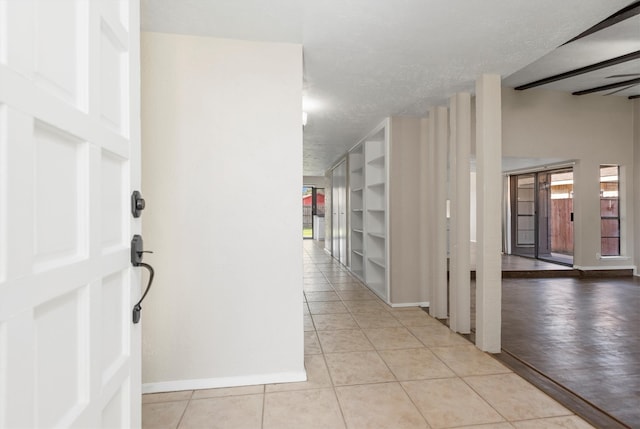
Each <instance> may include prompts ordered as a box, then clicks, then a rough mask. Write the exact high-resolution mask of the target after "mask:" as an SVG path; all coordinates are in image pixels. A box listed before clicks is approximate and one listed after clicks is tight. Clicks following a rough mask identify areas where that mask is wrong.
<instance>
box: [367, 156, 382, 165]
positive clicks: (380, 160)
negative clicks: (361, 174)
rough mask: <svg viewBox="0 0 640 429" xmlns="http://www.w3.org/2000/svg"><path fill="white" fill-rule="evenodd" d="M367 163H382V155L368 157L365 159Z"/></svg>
mask: <svg viewBox="0 0 640 429" xmlns="http://www.w3.org/2000/svg"><path fill="white" fill-rule="evenodd" d="M367 164H369V165H374V164H384V155H378V156H376V157H375V158H372V159H370V160H369V161H367Z"/></svg>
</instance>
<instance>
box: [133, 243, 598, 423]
mask: <svg viewBox="0 0 640 429" xmlns="http://www.w3.org/2000/svg"><path fill="white" fill-rule="evenodd" d="M304 263H305V267H304V282H303V287H304V302H303V303H302V305H303V308H304V329H305V366H306V370H307V377H308V381H306V382H301V383H286V384H271V385H259V386H247V387H236V388H222V389H208V390H196V391H182V392H171V393H157V394H150V395H143V397H142V404H143V405H142V424H143V428H149V429H151V428H153V429H156V428H157V429H162V428H172V429H175V428H180V429H186V428H225V429H235V428H238V429H288V428H292V429H307V428H309V429H311V428H327V429H334V428H335V429H339V428H349V429H375V428H390V429H405V428H406V429H413V428H433V429H438V428H454V427H465V428H485V429H490V428H496V429H508V428H511V429H513V428H516V429H529V428H535V429H544V428H549V429H551V428H572V429H582V428H591V426H590V425H589V424H587V423H585V422H584V421H583V420H581V419H580V418H579V417H577V416H575V415H574V414H573V413H572V412H570V411H569V410H567V409H566V408H564V407H563V406H561V405H560V404H558V403H557V402H555V401H554V400H553V399H551V398H550V397H549V396H547V395H545V394H544V393H542V392H541V391H539V390H538V389H536V388H535V387H533V386H532V385H530V384H529V383H527V382H526V381H524V380H523V379H522V378H520V377H519V376H518V375H516V374H514V373H513V372H511V371H510V370H509V369H508V368H506V367H505V366H503V365H502V364H501V363H500V362H498V361H497V360H495V359H493V358H492V357H491V356H489V355H487V354H485V353H482V352H481V351H479V350H478V349H477V348H475V346H473V345H471V344H470V343H469V342H468V341H467V340H465V339H464V338H462V337H460V336H459V335H456V334H454V333H452V332H451V331H449V329H447V328H446V327H445V326H443V325H442V324H441V323H440V322H438V321H437V320H435V319H433V318H431V317H429V315H428V314H427V313H426V312H424V311H423V310H421V309H420V308H415V307H411V308H391V307H389V306H387V305H386V304H385V303H383V302H382V301H381V300H379V299H378V298H377V297H376V296H375V295H374V294H372V293H371V292H370V291H369V290H368V289H367V288H366V287H365V286H363V285H362V284H361V283H360V282H359V281H358V280H356V279H355V278H354V277H352V276H351V275H350V274H349V273H348V272H347V271H346V269H345V268H344V267H342V266H341V265H340V264H338V263H336V262H335V261H334V260H333V259H332V258H331V257H329V256H328V255H327V254H326V253H325V252H324V250H323V249H322V248H320V247H319V246H318V244H317V242H313V241H305V242H304Z"/></svg>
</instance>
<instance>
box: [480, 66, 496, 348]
mask: <svg viewBox="0 0 640 429" xmlns="http://www.w3.org/2000/svg"><path fill="white" fill-rule="evenodd" d="M476 170H477V189H478V191H477V227H478V232H477V233H478V244H477V249H478V251H477V270H476V345H477V346H478V347H479V348H480V349H481V350H483V351H486V352H490V353H499V352H500V339H501V322H502V302H501V300H502V257H501V243H502V240H501V236H502V229H501V219H502V216H501V207H502V203H501V200H502V176H501V172H502V100H501V80H500V76H499V75H493V74H486V75H482V76H481V77H479V78H478V80H477V81H476Z"/></svg>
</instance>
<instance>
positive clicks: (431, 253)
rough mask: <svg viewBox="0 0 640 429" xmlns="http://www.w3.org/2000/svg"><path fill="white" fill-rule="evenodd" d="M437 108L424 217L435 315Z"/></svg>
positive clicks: (430, 128) (431, 123)
mask: <svg viewBox="0 0 640 429" xmlns="http://www.w3.org/2000/svg"><path fill="white" fill-rule="evenodd" d="M435 117H436V109H435V108H431V109H429V117H428V118H427V142H426V151H425V152H426V161H427V162H426V164H425V169H426V183H427V187H426V190H425V193H426V195H427V198H428V201H429V204H428V206H427V212H426V215H427V216H426V218H425V219H424V222H425V226H426V234H425V235H426V237H427V243H426V252H425V257H426V268H427V273H426V278H427V285H428V287H429V314H430V315H431V316H433V317H437V316H436V313H435V305H436V299H435V297H436V290H435V284H436V276H435V255H436V245H435V231H436V225H435V222H434V217H435V213H436V210H435V204H433V201H434V200H435V198H436V193H435V183H436V125H435V123H436V121H435Z"/></svg>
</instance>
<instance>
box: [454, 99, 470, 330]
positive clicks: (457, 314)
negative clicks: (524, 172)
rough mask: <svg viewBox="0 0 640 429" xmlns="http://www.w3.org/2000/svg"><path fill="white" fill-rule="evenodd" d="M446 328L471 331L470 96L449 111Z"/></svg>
mask: <svg viewBox="0 0 640 429" xmlns="http://www.w3.org/2000/svg"><path fill="white" fill-rule="evenodd" d="M449 115H450V118H449V124H450V125H449V129H450V137H449V142H450V143H449V198H450V200H451V205H450V213H451V216H450V219H449V242H450V243H451V244H450V257H449V307H450V308H449V327H450V328H451V329H453V330H454V331H456V332H460V333H463V334H468V333H469V332H471V297H470V280H469V275H470V261H469V257H470V247H471V246H470V221H471V216H470V205H471V204H470V197H471V196H470V185H469V182H470V180H469V178H470V177H469V176H470V164H469V158H470V153H471V95H470V94H469V93H458V94H456V95H454V96H452V97H451V99H450V112H449Z"/></svg>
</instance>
